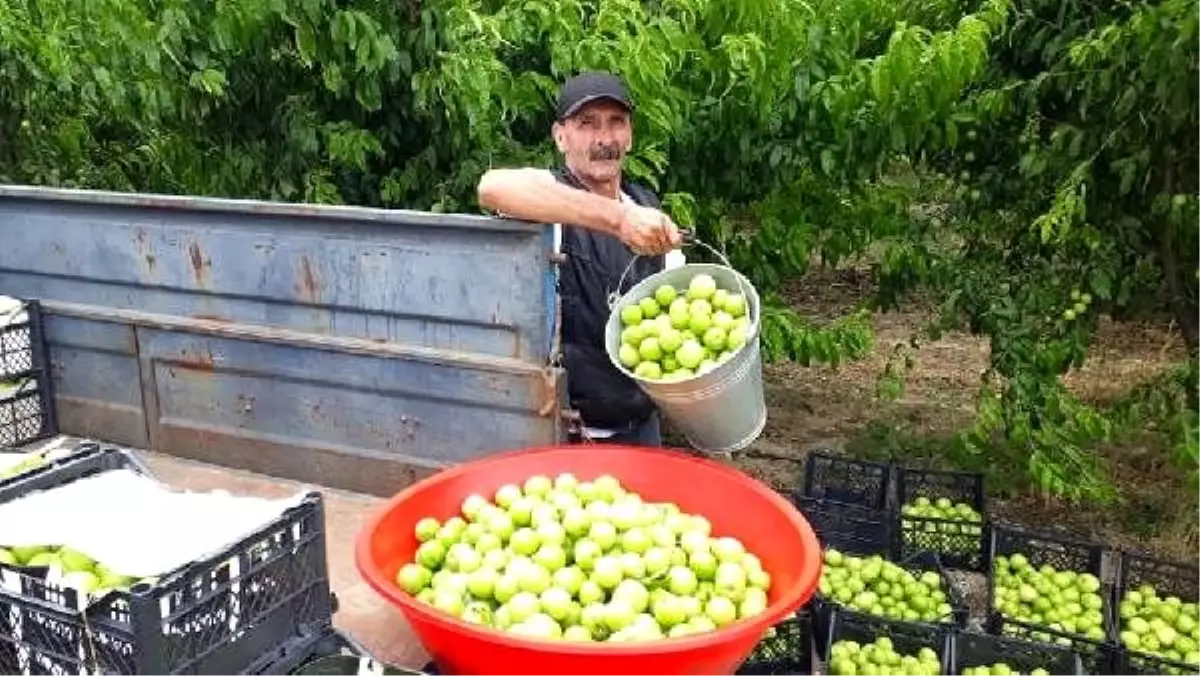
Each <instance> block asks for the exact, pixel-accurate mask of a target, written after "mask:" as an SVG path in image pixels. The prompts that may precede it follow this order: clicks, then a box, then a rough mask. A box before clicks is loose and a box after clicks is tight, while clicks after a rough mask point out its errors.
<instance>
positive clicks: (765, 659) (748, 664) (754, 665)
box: [737, 607, 813, 674]
mask: <svg viewBox="0 0 1200 676" xmlns="http://www.w3.org/2000/svg"><path fill="white" fill-rule="evenodd" d="M812 629H813V627H812V614H811V612H810V611H809V609H808V608H807V607H806V608H801V609H800V612H798V613H796V614H795V615H793V616H792V617H789V618H788V619H786V620H784V621H783V622H780V623H779V624H777V625H775V627H774V632H773V633H772V635H770V636H767V637H765V638H763V640H761V641H759V643H758V645H757V646H755V648H754V652H753V653H751V654H750V657H748V658H747V659H746V661H745V662H743V663H742V666H741V667H739V668H738V670H737V673H738V674H808V673H811V672H810V671H809V669H810V668H811V666H812V643H813V636H812Z"/></svg>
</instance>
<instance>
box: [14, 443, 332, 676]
mask: <svg viewBox="0 0 1200 676" xmlns="http://www.w3.org/2000/svg"><path fill="white" fill-rule="evenodd" d="M123 470H128V471H130V472H132V473H133V474H135V475H139V476H142V477H146V478H148V479H153V477H152V476H150V475H149V473H148V472H146V470H145V468H144V467H143V466H142V465H141V463H139V462H138V461H137V460H136V458H134V456H132V455H131V454H129V453H128V452H126V451H123V450H121V449H116V448H107V447H98V446H97V447H95V449H94V452H90V453H83V454H77V455H73V456H71V457H70V458H67V459H64V461H63V462H61V463H58V464H56V465H55V466H53V467H52V468H50V469H48V470H45V471H35V472H32V473H29V474H26V475H23V476H21V477H18V478H17V480H16V481H13V482H11V483H9V484H7V485H5V486H2V487H0V503H8V502H14V501H17V500H19V499H22V498H26V497H34V494H35V493H38V492H42V491H47V492H49V491H52V490H54V489H58V488H66V487H67V485H68V484H71V483H74V482H77V481H81V480H84V479H87V478H90V477H94V476H97V475H101V474H104V473H106V472H114V471H123ZM95 527H96V528H107V529H113V530H114V531H116V530H117V529H121V528H139V527H142V526H141V525H140V524H122V523H113V522H103V523H99V524H96V525H95ZM324 528H325V527H324V508H323V501H322V499H321V495H320V493H306V494H304V495H303V496H302V499H301V500H300V501H299V502H298V504H296V505H294V506H291V507H288V508H286V509H285V510H283V511H282V513H281V514H279V515H278V516H277V517H275V518H273V519H272V520H271V521H270V522H269V523H266V524H265V525H263V526H261V527H259V528H257V529H255V530H254V531H253V532H251V533H249V534H247V535H245V536H243V537H242V538H241V539H239V540H238V541H237V542H234V543H231V544H230V545H228V546H227V547H224V548H222V549H221V550H220V551H218V552H215V553H213V554H211V555H209V556H207V557H205V558H203V559H200V560H196V561H193V562H191V563H189V564H187V565H185V566H183V567H181V568H178V569H176V570H174V571H171V572H168V573H165V574H163V575H161V576H152V577H148V578H147V577H138V576H128V575H123V574H121V571H118V570H113V569H111V568H109V567H107V566H105V565H104V564H103V563H101V562H99V561H95V560H92V559H90V558H89V557H88V556H87V555H85V554H83V553H82V552H79V551H76V550H73V549H71V548H68V547H63V546H59V545H55V544H53V543H47V544H45V545H40V546H22V547H10V548H4V549H0V674H67V673H69V674H104V673H107V674H165V673H222V674H228V673H261V672H263V671H264V670H267V669H269V668H270V666H271V664H273V663H275V662H276V661H277V659H278V657H279V655H281V654H293V653H296V652H297V651H303V650H304V649H305V646H307V645H308V644H310V643H312V642H315V641H317V640H319V639H320V637H322V636H323V635H324V634H325V633H327V632H328V630H329V629H330V628H331V627H332V623H333V609H332V597H331V595H330V591H329V575H328V567H327V563H326V559H325V530H324Z"/></svg>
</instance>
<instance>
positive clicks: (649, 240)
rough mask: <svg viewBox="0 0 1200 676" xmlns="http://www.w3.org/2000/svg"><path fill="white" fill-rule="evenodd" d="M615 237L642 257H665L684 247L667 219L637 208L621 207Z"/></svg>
mask: <svg viewBox="0 0 1200 676" xmlns="http://www.w3.org/2000/svg"><path fill="white" fill-rule="evenodd" d="M617 236H618V237H620V239H621V241H622V242H624V243H625V245H626V246H628V247H629V248H630V249H633V251H634V253H637V254H641V255H643V256H656V255H659V254H665V253H667V252H668V251H672V250H674V249H678V248H679V247H680V246H681V245H682V244H683V236H682V235H680V233H679V228H678V227H677V226H676V225H675V222H674V221H672V220H671V217H670V216H668V215H667V214H665V213H663V212H662V211H659V210H658V209H652V208H650V207H643V206H641V205H638V204H627V205H623V206H622V215H621V221H620V225H619V226H618V228H617Z"/></svg>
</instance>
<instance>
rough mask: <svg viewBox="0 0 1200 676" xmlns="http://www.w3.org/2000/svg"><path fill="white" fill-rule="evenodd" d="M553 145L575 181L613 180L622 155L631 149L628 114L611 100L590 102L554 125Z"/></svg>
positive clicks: (619, 167) (618, 168)
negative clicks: (562, 157)
mask: <svg viewBox="0 0 1200 676" xmlns="http://www.w3.org/2000/svg"><path fill="white" fill-rule="evenodd" d="M554 142H555V143H556V144H557V145H558V150H559V152H561V153H562V154H563V156H564V157H565V158H566V162H567V166H568V167H570V168H571V171H573V172H575V174H577V175H578V176H579V178H581V179H583V180H585V181H591V182H607V181H612V180H615V179H616V178H618V177H619V176H620V175H621V165H622V162H623V160H624V159H625V154H626V153H628V152H629V149H630V148H631V147H632V146H633V127H632V125H631V124H630V119H629V111H627V110H625V108H624V107H623V106H621V104H619V103H616V102H615V101H609V100H606V99H601V100H599V101H593V102H591V103H589V104H587V105H585V106H584V107H582V108H580V109H579V111H578V112H576V113H575V114H574V115H573V116H571V117H569V118H567V119H565V120H563V121H561V122H557V123H555V125H554Z"/></svg>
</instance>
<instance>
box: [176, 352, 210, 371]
mask: <svg viewBox="0 0 1200 676" xmlns="http://www.w3.org/2000/svg"><path fill="white" fill-rule="evenodd" d="M179 363H180V364H181V365H182V366H187V367H188V368H191V369H195V370H197V371H210V372H211V371H212V370H213V365H214V363H215V362H214V360H213V356H212V352H211V351H208V350H205V351H204V352H197V353H193V352H190V351H189V350H184V351H183V352H182V354H180V356H179Z"/></svg>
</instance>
